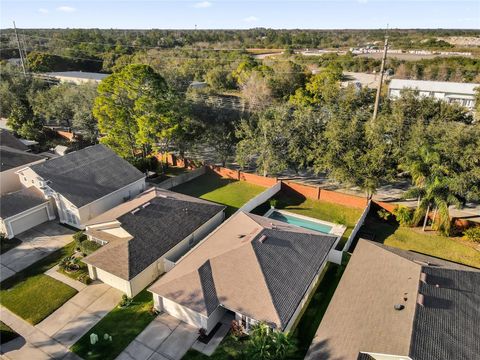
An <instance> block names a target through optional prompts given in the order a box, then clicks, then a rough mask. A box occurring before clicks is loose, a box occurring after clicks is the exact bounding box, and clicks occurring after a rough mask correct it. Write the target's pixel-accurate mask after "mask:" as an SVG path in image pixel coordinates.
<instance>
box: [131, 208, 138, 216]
mask: <svg viewBox="0 0 480 360" xmlns="http://www.w3.org/2000/svg"><path fill="white" fill-rule="evenodd" d="M139 211H140V208H136V209H135V210H132V211H131V212H130V213H131V214H132V215H135V214H136V213H137V212H139Z"/></svg>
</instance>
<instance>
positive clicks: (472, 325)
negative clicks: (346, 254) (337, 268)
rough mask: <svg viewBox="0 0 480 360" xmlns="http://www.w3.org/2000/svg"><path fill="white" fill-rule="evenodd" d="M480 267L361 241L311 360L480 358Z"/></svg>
mask: <svg viewBox="0 0 480 360" xmlns="http://www.w3.org/2000/svg"><path fill="white" fill-rule="evenodd" d="M479 304H480V269H475V268H470V267H468V266H463V265H459V264H456V263H452V262H449V261H445V260H441V259H438V258H434V257H431V256H426V255H422V254H418V253H415V252H412V251H406V250H400V249H396V248H392V247H388V246H385V245H382V244H378V243H374V242H371V241H366V240H360V241H359V242H358V244H357V246H356V248H355V252H354V253H353V256H352V257H351V259H350V261H349V263H348V266H347V268H346V270H345V272H344V274H343V277H342V279H341V281H340V284H339V285H338V287H337V289H336V291H335V294H334V296H333V298H332V300H331V302H330V305H329V306H328V309H327V311H326V313H325V315H324V317H323V320H322V322H321V323H320V326H319V328H318V330H317V332H316V334H315V337H314V339H313V342H312V344H311V346H310V349H309V351H308V353H307V356H306V358H305V359H307V360H321V359H377V360H380V359H381V360H384V359H392V360H400V359H402V360H407V359H411V360H440V359H445V360H447V359H478V355H479V354H480V326H479V324H480V311H479Z"/></svg>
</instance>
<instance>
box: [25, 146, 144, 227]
mask: <svg viewBox="0 0 480 360" xmlns="http://www.w3.org/2000/svg"><path fill="white" fill-rule="evenodd" d="M17 173H18V175H19V177H20V181H21V183H22V184H23V186H24V187H29V186H35V187H36V188H37V189H39V190H40V191H41V192H42V193H43V194H44V196H45V198H49V199H53V201H54V202H55V205H56V210H57V212H58V216H59V220H60V222H62V223H65V224H68V225H71V226H74V227H76V228H78V229H83V228H84V227H85V223H86V222H87V221H88V220H90V219H93V218H94V217H96V216H98V215H100V214H101V213H103V212H105V211H107V210H110V209H111V208H113V207H115V206H117V205H118V204H121V203H122V202H125V201H127V200H129V199H131V198H133V197H135V196H137V195H138V194H139V193H141V192H142V191H143V190H145V176H144V174H142V173H141V172H140V171H139V170H137V169H136V168H135V167H134V166H132V165H131V164H130V163H128V162H127V161H126V160H124V159H122V158H120V157H119V156H117V155H116V154H115V153H114V152H113V151H112V150H110V149H108V148H107V147H105V146H104V145H94V146H90V147H87V148H84V149H82V150H78V151H75V152H71V153H69V154H66V155H65V156H61V157H58V158H54V159H51V160H48V161H45V162H43V163H40V164H36V165H32V166H29V167H24V168H22V169H20V170H19V171H17Z"/></svg>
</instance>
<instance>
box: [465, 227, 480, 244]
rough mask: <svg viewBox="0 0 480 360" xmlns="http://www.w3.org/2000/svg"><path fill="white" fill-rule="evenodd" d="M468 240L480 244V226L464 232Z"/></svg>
mask: <svg viewBox="0 0 480 360" xmlns="http://www.w3.org/2000/svg"><path fill="white" fill-rule="evenodd" d="M463 235H465V237H466V238H467V239H468V240H471V241H475V242H477V243H480V226H476V227H472V228H470V229H467V230H465V231H464V232H463Z"/></svg>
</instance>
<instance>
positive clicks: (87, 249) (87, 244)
mask: <svg viewBox="0 0 480 360" xmlns="http://www.w3.org/2000/svg"><path fill="white" fill-rule="evenodd" d="M101 246H102V245H100V244H99V243H97V242H95V241H91V240H85V241H83V242H82V243H81V244H80V250H81V251H82V252H83V253H84V254H86V255H90V254H91V253H93V252H94V251H95V250H98V249H99V248H100V247H101Z"/></svg>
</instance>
